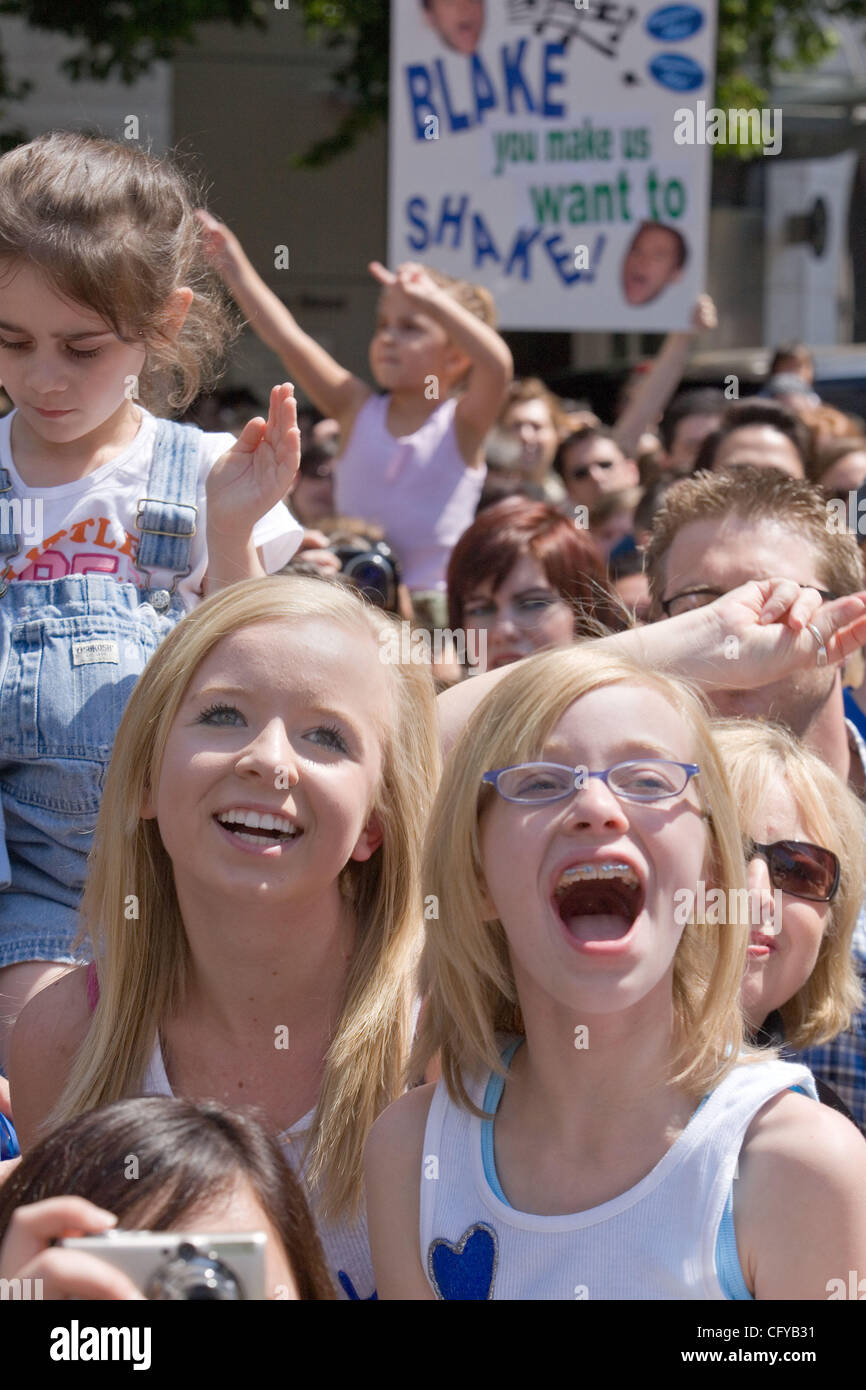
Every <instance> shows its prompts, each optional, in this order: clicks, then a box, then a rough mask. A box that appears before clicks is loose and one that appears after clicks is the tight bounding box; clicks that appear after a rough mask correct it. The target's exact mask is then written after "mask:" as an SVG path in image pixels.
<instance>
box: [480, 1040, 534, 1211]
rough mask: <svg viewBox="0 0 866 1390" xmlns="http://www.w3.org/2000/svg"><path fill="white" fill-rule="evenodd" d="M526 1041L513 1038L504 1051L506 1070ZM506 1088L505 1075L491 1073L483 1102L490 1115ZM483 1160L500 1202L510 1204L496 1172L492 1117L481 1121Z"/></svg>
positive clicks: (482, 1106)
mask: <svg viewBox="0 0 866 1390" xmlns="http://www.w3.org/2000/svg"><path fill="white" fill-rule="evenodd" d="M522 1042H525V1039H524V1038H512V1040H511V1042H510V1043H509V1044H508V1046H507V1047H506V1048H504V1049H503V1052H502V1063H503V1066H504V1067H505V1068H506V1070H507V1069H508V1068H509V1067H510V1066H511V1061H512V1058H513V1057H514V1054H515V1052H516V1051H517V1049H518V1048H519V1047H520V1044H521V1043H522ZM504 1088H505V1077H504V1076H500V1075H499V1074H498V1072H491V1073H490V1080H489V1081H488V1082H487V1089H486V1090H485V1092H484V1100H483V1101H482V1102H481V1109H482V1110H484V1111H486V1112H487V1115H488V1116H493V1115H495V1114H496V1111H497V1110H498V1108H499V1102H500V1100H501V1099H502V1092H503V1090H504ZM481 1161H482V1163H483V1165H484V1176H485V1178H486V1179H487V1181H488V1183H489V1184H490V1186H491V1188H492V1189H493V1191H494V1192H495V1193H496V1196H497V1197H498V1198H499V1200H500V1202H504V1204H505V1206H507V1207H508V1206H510V1205H511V1203H510V1202H509V1200H508V1198H507V1197H506V1195H505V1193H504V1192H503V1191H502V1188H501V1187H500V1185H499V1176H498V1174H497V1172H496V1159H495V1158H494V1154H493V1120H492V1118H489V1119H485V1120H482V1121H481Z"/></svg>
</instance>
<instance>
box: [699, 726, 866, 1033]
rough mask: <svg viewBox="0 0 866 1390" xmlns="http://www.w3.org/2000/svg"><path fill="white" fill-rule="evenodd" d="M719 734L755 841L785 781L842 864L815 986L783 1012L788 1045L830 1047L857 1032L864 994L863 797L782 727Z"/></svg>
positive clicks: (809, 984)
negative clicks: (855, 950)
mask: <svg viewBox="0 0 866 1390" xmlns="http://www.w3.org/2000/svg"><path fill="white" fill-rule="evenodd" d="M713 735H714V737H715V739H716V742H717V743H718V747H719V752H720V753H721V755H722V758H723V759H724V761H725V766H726V768H727V772H728V779H729V781H730V783H731V788H732V790H733V793H734V798H735V800H736V803H737V806H738V808H739V814H740V823H741V825H742V827H743V831H744V832H745V833H746V834H749V833H750V831H751V827H752V826H753V825H754V823H755V821H756V820H758V819H759V818H760V815H761V808H762V805H763V804H764V802H765V798H766V796H767V792H768V791H769V789H770V787H771V786H772V785H773V783H774V782H777V781H778V780H780V779H783V780H784V781H785V782H786V783H787V785H788V788H789V790H790V792H791V795H792V797H793V798H794V801H795V803H796V805H797V807H798V808H799V811H800V816H801V817H802V821H803V824H804V825H805V826H808V834H809V835H811V836H814V837H815V840H816V842H817V843H818V844H821V845H823V846H824V847H825V849H829V850H832V851H833V853H834V854H835V855H836V857H837V859H838V860H839V864H840V866H841V874H840V876H839V888H838V891H837V893H836V896H835V898H834V899H833V901H832V902H831V903H830V921H829V923H828V925H827V928H826V930H825V932H824V935H823V937H822V939H821V946H820V949H819V951H818V959H817V961H816V962H815V968H814V970H813V971H812V973H811V975H810V976H809V978H808V980H806V981H805V983H804V984H803V985H802V986H801V987H800V989H798V990H797V993H796V994H795V995H794V996H793V997H792V998H791V999H789V1000H787V1001H786V1003H784V1004H783V1005H782V1006H781V1008H780V1009H779V1013H780V1014H781V1015H782V1022H783V1024H784V1026H785V1042H786V1043H788V1044H790V1046H791V1047H794V1048H796V1049H798V1050H799V1049H800V1048H803V1047H814V1046H815V1044H816V1043H822V1042H827V1041H828V1040H829V1039H830V1038H835V1037H836V1035H837V1034H838V1033H843V1032H844V1031H845V1029H846V1028H850V1026H851V1020H852V1018H853V1016H854V1014H855V1013H856V1011H857V1009H858V1008H861V1007H862V1002H863V994H862V990H861V987H860V983H859V981H858V978H857V972H856V970H855V969H854V963H853V961H852V959H851V939H852V937H853V935H854V928H855V926H856V925H857V916H858V914H859V912H860V908H861V906H862V903H863V895H864V892H866V814H864V810H863V807H862V805H861V803H860V802H859V801H858V799H857V797H856V796H855V795H854V793H853V792H852V791H851V790H850V788H849V787H848V786H846V784H845V783H844V782H843V781H842V779H841V778H840V777H838V776H837V775H836V773H835V772H834V771H833V769H832V768H831V767H829V766H828V765H827V763H825V762H824V760H823V758H819V757H818V755H817V754H816V753H812V752H810V750H809V749H808V748H805V747H804V746H803V745H802V744H801V743H799V742H798V740H797V739H795V738H794V737H793V735H792V734H790V733H788V731H787V730H786V729H784V728H783V727H782V726H781V725H779V724H772V723H764V722H758V721H757V720H754V719H729V720H728V719H724V720H721V719H720V720H717V721H716V722H715V723H714V724H713Z"/></svg>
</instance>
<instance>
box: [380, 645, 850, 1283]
mask: <svg viewBox="0 0 866 1390" xmlns="http://www.w3.org/2000/svg"><path fill="white" fill-rule="evenodd" d="M426 880H427V881H426V882H425V889H424V891H425V893H427V894H434V895H435V898H434V900H435V901H436V902H437V907H438V916H437V917H435V918H433V919H432V920H429V921H427V923H426V930H427V946H426V950H425V957H424V971H423V978H424V982H425V986H426V988H427V989H428V997H427V1002H426V1007H425V1010H424V1014H423V1021H422V1029H421V1035H420V1037H419V1041H418V1048H417V1053H416V1056H415V1058H414V1070H415V1072H416V1074H417V1073H418V1072H419V1070H420V1069H421V1067H422V1066H423V1064H424V1062H425V1060H426V1059H427V1058H429V1057H430V1056H432V1055H433V1053H434V1052H438V1053H439V1056H440V1058H441V1067H442V1079H441V1080H440V1081H439V1083H438V1084H437V1085H436V1086H435V1087H431V1086H428V1087H424V1088H421V1089H419V1090H416V1091H413V1092H410V1093H409V1094H408V1095H406V1096H404V1097H402V1098H401V1099H400V1100H398V1101H397V1102H395V1104H394V1105H392V1106H391V1107H390V1109H389V1110H388V1111H386V1112H385V1114H384V1115H383V1116H382V1117H381V1118H380V1120H379V1121H378V1122H377V1123H376V1125H374V1127H373V1131H372V1133H371V1136H370V1139H369V1141H368V1146H367V1192H368V1212H369V1222H370V1242H371V1249H372V1252H373V1261H374V1268H375V1269H376V1273H377V1287H378V1290H379V1295H380V1297H383V1298H386V1299H387V1298H407V1297H409V1298H419V1299H424V1298H439V1299H494V1298H496V1299H579V1300H598V1299H619V1298H625V1299H696V1298H697V1299H723V1298H740V1299H750V1298H758V1299H771V1298H783V1299H801V1298H813V1299H820V1298H825V1297H826V1296H827V1291H828V1289H829V1287H830V1285H829V1283H828V1281H829V1280H831V1279H833V1278H834V1277H835V1276H836V1275H837V1274H838V1271H839V1270H840V1269H848V1268H851V1269H856V1268H861V1267H862V1266H863V1264H864V1261H866V1201H864V1198H863V1192H864V1190H866V1145H864V1142H863V1139H862V1138H861V1136H860V1135H859V1134H858V1132H857V1131H856V1129H855V1127H854V1126H853V1125H851V1124H850V1123H849V1122H848V1121H847V1120H845V1119H843V1118H842V1117H841V1116H839V1115H837V1114H836V1113H835V1112H832V1111H830V1110H829V1109H827V1108H826V1107H823V1106H820V1105H818V1104H817V1103H816V1100H815V1098H814V1097H815V1089H814V1084H813V1082H812V1079H811V1076H810V1074H809V1072H808V1071H807V1070H806V1069H805V1068H803V1067H799V1066H794V1065H792V1064H789V1063H785V1062H782V1061H780V1060H778V1059H776V1058H775V1057H773V1055H772V1054H769V1057H768V1054H767V1052H766V1051H765V1052H763V1053H759V1052H757V1050H756V1049H754V1048H752V1047H750V1046H749V1045H748V1044H747V1043H745V1042H744V1033H743V1023H742V1017H741V1014H740V1010H739V1003H738V995H739V989H740V982H741V980H742V975H743V970H744V966H745V961H746V948H747V944H748V937H749V923H748V922H743V923H737V922H736V921H734V922H732V921H731V917H730V915H729V917H728V925H727V926H726V927H725V928H723V929H719V928H718V927H716V926H710V925H708V924H705V923H703V922H701V921H694V920H691V921H689V922H688V923H686V924H685V925H683V923H682V920H681V914H680V913H679V912H678V911H676V910H675V907H676V903H677V902H678V901H680V899H678V898H677V897H676V896H675V895H676V894H677V892H678V891H679V890H682V889H686V888H689V889H691V890H692V891H693V897H692V902H696V901H698V900H699V897H698V894H697V893H696V891H695V890H696V885H697V884H698V883H699V882H701V881H702V880H703V882H704V883H705V884H706V886H707V888H709V887H714V888H721V889H722V890H723V891H726V892H729V893H731V900H732V902H739V901H741V900H742V899H741V898H740V897H739V895H735V894H736V890H738V889H741V887H742V885H743V884H744V883H745V865H744V861H743V857H742V843H741V840H740V834H739V828H738V824H737V817H736V810H735V807H734V804H733V802H732V799H731V797H730V793H729V791H728V788H727V783H726V781H725V777H724V772H723V769H722V766H721V763H720V760H719V757H718V754H717V752H716V750H715V748H714V745H713V743H712V739H711V737H710V733H709V729H708V725H707V723H706V719H705V716H704V713H703V710H702V709H701V707H700V705H699V704H698V702H697V701H696V700H695V698H694V697H693V696H692V695H691V693H690V692H689V691H688V690H686V689H685V688H684V687H682V686H679V685H677V684H676V683H675V682H673V681H671V680H668V679H666V678H665V677H663V676H660V675H656V674H655V673H653V672H650V671H649V670H646V669H642V668H640V667H637V666H635V665H632V664H631V663H629V662H627V661H626V660H624V659H622V658H617V657H609V656H606V655H603V654H602V653H601V652H596V653H594V652H592V651H591V649H587V648H582V649H581V648H574V649H571V650H568V651H557V652H554V653H551V654H549V655H547V656H542V657H538V658H535V659H534V660H533V661H531V662H525V663H522V664H521V665H520V666H518V667H517V668H516V669H515V670H514V671H513V672H512V673H510V674H509V675H508V676H507V677H506V678H505V679H503V680H502V681H501V682H500V683H499V684H498V686H497V687H496V688H495V689H494V690H493V691H492V692H491V693H490V694H489V695H488V697H487V698H486V699H485V700H484V702H483V703H482V704H481V706H480V707H479V709H478V710H477V711H476V713H475V715H474V717H473V718H472V720H471V721H470V722H469V724H468V725H467V727H466V729H465V730H464V733H463V735H462V738H461V740H460V741H459V742H458V743H457V745H456V746H455V748H454V749H453V751H452V753H451V756H450V759H449V762H448V765H447V767H446V771H445V776H444V779H443V782H442V785H441V788H440V792H439V796H438V798H437V801H436V804H435V807H434V811H433V816H432V822H431V827H430V832H429V839H428V847H427V862H426ZM701 900H702V899H701ZM792 1090H799V1091H802V1092H803V1093H804V1094H801V1095H797V1094H791V1092H792ZM735 1178H736V1179H737V1181H734V1179H735ZM846 1261H848V1263H847V1264H846Z"/></svg>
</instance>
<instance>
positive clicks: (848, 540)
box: [646, 465, 864, 607]
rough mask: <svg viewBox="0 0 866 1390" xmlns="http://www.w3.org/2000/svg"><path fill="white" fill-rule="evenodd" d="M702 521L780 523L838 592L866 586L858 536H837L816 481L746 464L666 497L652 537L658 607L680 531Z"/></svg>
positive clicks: (651, 574) (650, 565) (701, 477)
mask: <svg viewBox="0 0 866 1390" xmlns="http://www.w3.org/2000/svg"><path fill="white" fill-rule="evenodd" d="M700 521H713V522H716V523H718V524H721V523H723V522H727V523H728V524H729V525H731V526H737V525H739V524H740V523H742V522H746V523H748V524H750V525H755V524H756V523H759V522H774V523H775V524H776V525H777V526H779V527H780V528H781V529H783V530H784V531H785V532H787V533H789V534H790V535H791V537H792V538H793V539H795V540H800V541H801V542H802V544H803V547H804V564H806V563H808V557H807V556H806V555H805V547H807V546H808V547H811V549H812V550H813V552H814V554H815V556H816V559H817V564H816V568H815V578H816V579H817V580H818V581H819V583H820V584H821V586H822V588H826V589H828V590H829V591H830V592H831V593H834V594H840V595H841V594H856V593H858V592H859V590H860V589H862V588H863V587H864V574H863V561H862V559H861V558H860V551H859V549H858V547H857V538H856V536H853V535H850V534H848V533H842V534H838V535H837V534H836V533H835V532H833V531H831V530H829V529H828V526H827V503H826V501H825V499H824V497H823V496H822V494H821V493H820V492H819V491H818V489H817V488H815V487H813V486H812V484H811V483H806V482H804V481H803V480H802V478H791V477H789V476H788V474H787V473H781V472H780V471H779V469H778V468H754V467H749V466H747V465H744V466H743V467H741V468H733V469H730V470H729V471H727V472H725V471H724V470H723V471H722V472H719V473H696V474H695V475H694V477H692V478H683V479H682V480H681V481H680V482H678V483H675V484H674V485H673V487H671V488H670V489H669V490H668V491H667V492H666V493H665V495H664V500H663V502H662V504H661V506H660V507H659V508H658V510H657V512H656V513H655V515H654V517H653V522H652V539H651V540H650V543H649V545H648V546H647V549H646V572H647V578H648V580H649V586H650V593H651V594H652V596H653V601H654V603H655V605H656V607H658V605H659V603H660V601H661V598H662V595H663V594H664V591H665V585H666V583H667V558H668V553H669V551H670V548H671V546H672V545H673V543H674V540H675V539H676V536H677V533H678V532H679V531H680V530H681V529H682V528H683V527H684V526H691V525H692V523H697V522H700Z"/></svg>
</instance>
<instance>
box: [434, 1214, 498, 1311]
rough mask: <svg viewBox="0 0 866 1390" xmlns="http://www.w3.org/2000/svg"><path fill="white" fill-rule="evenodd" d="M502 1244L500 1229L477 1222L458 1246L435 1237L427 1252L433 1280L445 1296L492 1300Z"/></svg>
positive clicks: (448, 1298)
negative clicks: (499, 1235) (499, 1249)
mask: <svg viewBox="0 0 866 1390" xmlns="http://www.w3.org/2000/svg"><path fill="white" fill-rule="evenodd" d="M497 1258H498V1246H497V1242H496V1232H495V1231H494V1230H493V1228H492V1227H491V1226H485V1225H484V1223H483V1222H481V1221H479V1222H476V1224H475V1225H474V1226H470V1227H469V1229H468V1230H467V1231H464V1232H463V1235H462V1236H461V1237H460V1239H459V1240H458V1242H457V1244H456V1245H452V1244H451V1242H450V1240H434V1241H432V1242H431V1244H430V1249H429V1250H428V1252H427V1272H428V1274H429V1276H430V1283H431V1284H432V1285H433V1288H434V1290H435V1292H436V1297H437V1298H441V1299H447V1300H452V1299H463V1300H468V1299H489V1298H492V1297H493V1281H494V1279H495V1278H496V1261H497Z"/></svg>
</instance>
